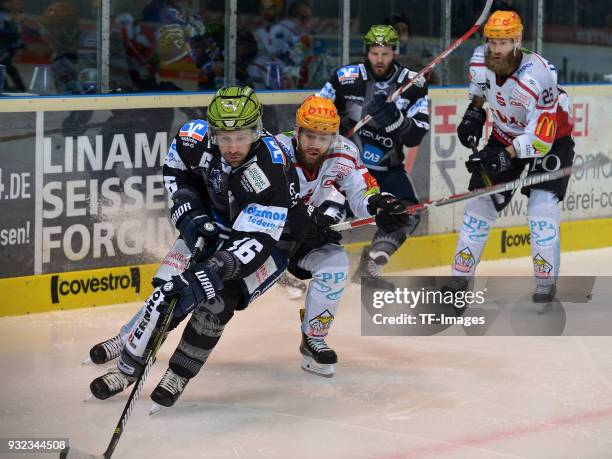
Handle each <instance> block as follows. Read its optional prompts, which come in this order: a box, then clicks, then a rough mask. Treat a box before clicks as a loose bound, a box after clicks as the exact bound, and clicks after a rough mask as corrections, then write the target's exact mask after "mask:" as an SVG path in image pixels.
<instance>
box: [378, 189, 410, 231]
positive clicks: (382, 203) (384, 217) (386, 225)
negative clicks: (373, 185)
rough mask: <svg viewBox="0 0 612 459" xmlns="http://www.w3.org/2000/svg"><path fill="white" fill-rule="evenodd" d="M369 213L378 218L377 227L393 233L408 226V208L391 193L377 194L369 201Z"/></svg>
mask: <svg viewBox="0 0 612 459" xmlns="http://www.w3.org/2000/svg"><path fill="white" fill-rule="evenodd" d="M368 212H370V214H372V215H375V216H376V218H375V219H376V226H378V227H379V228H380V229H381V230H383V231H384V232H385V233H392V232H394V231H397V230H399V229H402V228H404V227H406V226H407V225H408V222H409V218H408V214H407V213H406V206H405V205H404V203H402V202H401V201H399V200H398V199H397V198H396V197H395V196H393V195H392V194H391V193H384V192H383V193H376V194H373V195H372V196H370V198H369V199H368Z"/></svg>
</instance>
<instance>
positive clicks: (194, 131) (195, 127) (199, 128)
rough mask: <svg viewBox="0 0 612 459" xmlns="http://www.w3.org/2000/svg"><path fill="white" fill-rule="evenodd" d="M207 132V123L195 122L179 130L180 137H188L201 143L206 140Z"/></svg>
mask: <svg viewBox="0 0 612 459" xmlns="http://www.w3.org/2000/svg"><path fill="white" fill-rule="evenodd" d="M207 131H208V123H207V122H206V121H203V120H194V121H190V122H189V123H187V124H185V125H183V127H182V128H181V129H180V130H179V137H184V138H185V137H186V138H189V139H193V140H196V141H198V142H201V141H202V140H204V136H205V135H206V132H207Z"/></svg>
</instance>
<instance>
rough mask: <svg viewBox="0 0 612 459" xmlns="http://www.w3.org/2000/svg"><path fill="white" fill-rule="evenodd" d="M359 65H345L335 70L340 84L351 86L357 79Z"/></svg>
mask: <svg viewBox="0 0 612 459" xmlns="http://www.w3.org/2000/svg"><path fill="white" fill-rule="evenodd" d="M359 72H360V69H359V65H345V66H344V67H340V68H339V69H338V70H336V75H337V76H338V82H339V83H340V84H352V83H354V82H355V81H356V80H357V79H358V78H359Z"/></svg>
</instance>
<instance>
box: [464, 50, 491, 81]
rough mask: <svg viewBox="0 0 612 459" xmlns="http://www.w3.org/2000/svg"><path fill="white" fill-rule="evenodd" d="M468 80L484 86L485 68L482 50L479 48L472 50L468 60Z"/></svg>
mask: <svg viewBox="0 0 612 459" xmlns="http://www.w3.org/2000/svg"><path fill="white" fill-rule="evenodd" d="M468 78H469V80H470V81H471V82H473V83H476V84H484V83H485V81H486V79H487V66H486V64H485V59H484V48H483V47H482V46H479V47H478V48H476V49H475V50H474V54H472V58H471V59H470V73H469V75H468Z"/></svg>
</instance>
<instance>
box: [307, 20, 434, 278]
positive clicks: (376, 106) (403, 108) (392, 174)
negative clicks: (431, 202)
mask: <svg viewBox="0 0 612 459" xmlns="http://www.w3.org/2000/svg"><path fill="white" fill-rule="evenodd" d="M364 41H365V48H366V55H365V59H364V62H362V63H357V64H351V65H346V66H344V67H340V68H338V69H337V70H336V71H335V72H334V73H333V74H332V76H331V78H330V79H329V80H328V81H327V83H325V85H324V86H323V88H322V89H321V90H320V91H319V95H321V96H323V97H327V98H329V99H332V100H333V101H334V103H335V104H336V107H337V108H338V112H339V114H340V118H341V126H340V133H341V134H342V135H344V136H347V135H348V133H349V132H350V131H351V130H352V128H353V126H355V124H357V122H358V121H359V120H360V119H362V118H363V117H364V116H365V115H370V116H371V117H372V120H371V121H370V122H369V123H368V124H366V125H365V126H363V127H362V128H361V129H359V130H358V131H357V132H355V133H354V134H353V135H352V136H351V137H350V140H352V141H353V142H354V143H355V144H356V145H357V147H358V148H359V151H360V152H361V159H362V161H363V163H364V165H365V166H366V167H367V168H368V170H369V171H370V173H371V174H372V176H374V178H375V179H376V181H377V182H378V184H379V185H380V189H381V190H382V191H383V192H389V193H392V194H393V195H394V196H396V197H397V198H398V199H399V200H401V201H402V202H403V203H404V204H406V205H412V204H417V203H418V197H417V195H416V192H415V189H414V186H413V184H412V181H411V179H410V177H409V176H408V174H407V173H406V171H405V169H404V159H405V154H404V149H405V148H406V147H415V146H417V145H419V144H420V143H421V141H422V140H423V137H424V136H425V134H426V133H427V131H428V130H429V107H428V98H427V84H426V82H425V80H424V79H422V78H419V79H418V80H416V81H415V83H414V85H413V86H411V87H410V88H408V89H407V90H406V91H405V92H404V93H403V94H402V95H401V96H400V97H398V98H397V99H396V100H395V101H394V102H387V98H388V97H389V96H390V95H391V94H392V93H393V92H394V91H395V90H396V89H398V88H399V87H400V86H402V85H403V84H404V83H406V82H407V81H408V80H410V79H411V78H414V77H415V76H416V72H412V71H410V70H409V69H408V68H406V67H404V66H402V65H401V64H399V63H398V62H397V61H396V60H395V57H396V55H397V49H398V46H399V36H398V34H397V32H396V31H395V29H394V28H393V27H391V26H389V25H374V26H372V27H371V28H370V30H369V31H368V32H367V33H366V34H365V36H364ZM418 221H419V220H418V218H417V217H416V216H411V223H410V224H409V225H408V226H407V227H405V228H402V229H399V230H397V231H395V232H393V233H391V234H385V233H384V232H383V231H381V230H379V231H378V232H377V234H376V235H375V236H374V239H373V240H372V244H371V246H369V247H366V248H365V249H364V251H363V253H362V257H361V261H360V264H359V267H358V268H357V271H356V273H355V276H354V277H353V280H354V281H359V279H360V278H361V279H363V280H364V281H368V282H370V283H373V284H374V285H379V286H384V283H382V282H380V280H379V279H378V277H379V276H380V273H381V270H382V266H383V265H385V264H386V263H387V262H388V261H389V258H390V257H391V255H392V254H393V253H395V251H396V250H397V249H398V248H399V247H400V246H401V245H402V244H403V243H404V241H405V240H406V237H407V236H408V235H409V234H411V233H412V232H413V231H414V230H415V228H416V226H417V224H418Z"/></svg>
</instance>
